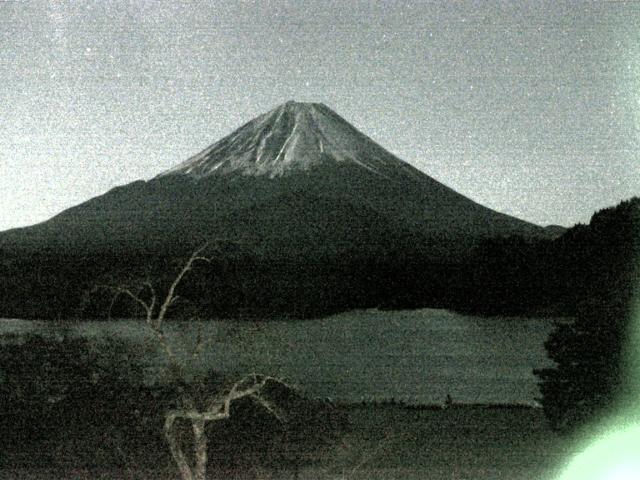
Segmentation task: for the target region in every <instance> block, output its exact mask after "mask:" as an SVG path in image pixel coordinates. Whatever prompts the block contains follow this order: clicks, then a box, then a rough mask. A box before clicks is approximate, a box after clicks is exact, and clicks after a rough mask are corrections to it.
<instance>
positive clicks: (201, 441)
mask: <svg viewBox="0 0 640 480" xmlns="http://www.w3.org/2000/svg"><path fill="white" fill-rule="evenodd" d="M206 247H207V244H205V245H203V246H201V247H200V248H198V249H197V250H195V251H194V252H193V253H192V254H191V256H190V257H189V259H188V260H187V262H186V263H185V264H184V265H183V267H182V269H181V270H180V272H179V273H178V275H177V276H176V277H175V278H174V280H173V282H172V283H171V285H170V286H169V288H168V290H167V293H166V295H165V296H164V298H159V297H158V295H157V293H156V290H155V288H154V286H153V284H152V283H151V281H149V280H148V281H146V282H144V283H143V285H142V286H141V287H140V288H139V289H138V290H137V291H135V292H134V291H132V290H131V289H129V288H127V287H124V286H119V287H116V288H111V290H113V291H115V295H114V296H113V298H112V302H111V305H112V306H113V304H114V303H115V301H116V299H117V298H118V297H119V296H120V295H125V296H128V297H130V298H131V299H132V300H133V301H134V302H136V303H137V304H138V305H140V306H141V307H142V309H143V311H144V313H145V323H146V326H147V327H148V328H149V330H150V331H151V333H152V334H153V336H154V338H155V339H156V340H157V342H158V344H159V346H160V348H161V350H162V351H163V353H164V356H165V357H166V359H167V361H168V364H169V371H170V373H171V374H172V376H173V377H174V378H175V379H176V380H178V382H180V381H181V380H183V379H184V378H185V376H186V370H187V365H186V361H181V360H180V358H179V356H178V355H177V354H176V352H175V351H174V348H173V347H172V346H171V343H170V342H169V341H168V340H167V336H166V334H165V331H164V323H165V317H166V315H167V312H168V311H169V309H170V308H171V306H172V305H174V304H175V302H176V300H177V299H178V298H179V297H178V295H177V294H176V289H177V288H178V286H179V285H180V282H181V281H182V280H183V278H184V277H185V275H186V274H187V273H188V272H189V271H191V270H192V268H193V266H194V264H195V263H196V262H207V263H209V262H210V261H211V259H210V258H208V257H205V256H203V255H202V252H203V251H204V249H205V248H206ZM205 344H206V339H205V338H204V336H203V335H202V334H201V330H200V331H199V333H198V337H197V339H196V343H195V346H194V348H193V350H192V352H191V356H190V357H191V358H190V360H191V361H195V360H197V359H198V357H199V356H200V354H201V353H202V351H203V350H204V347H205ZM269 383H280V384H284V382H283V381H282V380H281V379H278V378H275V377H271V376H265V375H258V374H251V375H248V376H246V377H244V378H242V379H240V380H238V381H237V382H235V383H234V384H233V385H232V386H231V387H230V388H229V389H228V390H227V391H225V392H223V393H220V394H218V395H215V396H212V398H208V399H202V398H199V399H196V398H194V396H193V395H192V394H191V393H189V392H188V391H187V390H186V389H184V388H181V389H180V397H181V398H180V403H181V406H182V408H178V409H173V410H169V411H167V412H166V414H165V422H164V436H165V438H166V441H167V443H168V445H169V449H170V451H171V455H172V457H173V460H174V461H175V463H176V465H177V467H178V470H179V472H180V475H181V477H182V480H205V478H206V470H207V459H208V458H207V433H206V430H205V427H206V425H207V423H208V422H211V421H216V420H224V419H226V418H229V417H230V411H231V405H232V403H233V402H235V401H237V400H239V399H242V398H250V399H253V400H254V401H256V402H257V403H258V404H259V405H261V406H262V407H263V408H264V409H265V410H266V411H267V412H268V413H270V414H271V415H273V416H275V417H276V418H277V419H279V420H282V415H281V413H280V412H279V411H278V409H277V408H276V407H275V406H274V405H273V404H272V403H271V402H270V401H269V400H268V399H267V398H266V397H265V396H264V395H263V392H264V390H265V387H266V386H267V385H268V384H269ZM178 420H183V421H186V422H188V423H190V424H191V430H192V433H193V455H192V456H193V461H192V462H191V463H190V462H189V459H188V456H187V455H186V454H185V452H184V451H183V448H182V444H181V442H180V438H179V436H178V431H177V429H176V422H177V421H178Z"/></svg>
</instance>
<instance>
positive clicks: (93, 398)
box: [0, 334, 346, 471]
mask: <svg viewBox="0 0 640 480" xmlns="http://www.w3.org/2000/svg"><path fill="white" fill-rule="evenodd" d="M135 351H136V349H133V348H132V346H130V345H127V344H124V343H121V342H119V341H108V342H105V343H102V344H99V345H96V344H93V342H90V341H88V340H86V339H84V338H80V337H75V336H71V335H65V334H61V335H57V336H55V335H54V336H42V335H23V336H4V337H2V339H1V342H0V452H2V455H1V456H0V465H2V466H3V467H17V466H21V465H22V466H26V467H29V468H34V467H44V466H47V467H60V468H69V467H73V468H89V469H100V468H118V469H125V470H126V469H131V468H152V469H156V470H157V469H158V468H160V469H163V470H168V471H171V470H172V469H173V465H172V461H171V457H170V454H169V451H168V448H167V446H166V443H165V439H164V437H163V424H164V414H165V412H166V411H167V409H169V408H173V407H175V406H176V402H177V401H178V399H179V398H180V393H179V388H180V389H185V388H186V389H188V390H189V391H190V392H191V393H192V394H193V395H196V396H198V395H207V394H212V393H218V392H219V391H220V389H221V388H223V382H222V380H221V379H220V378H219V376H217V375H215V374H211V375H210V377H209V380H208V381H206V382H201V383H197V384H192V385H184V384H180V385H177V384H165V385H163V386H160V387H159V386H149V385H145V383H144V381H143V376H144V363H143V362H141V360H140V358H139V357H138V356H136V354H134V352H135ZM267 395H268V396H269V398H270V399H271V401H272V402H273V403H274V405H277V406H278V409H279V411H281V412H282V414H283V421H279V420H277V419H275V418H273V416H271V415H269V414H267V413H265V411H264V409H263V408H262V407H261V406H259V405H257V404H255V403H253V402H251V401H244V402H239V403H238V404H236V405H234V406H233V409H232V417H231V419H229V420H228V421H223V422H213V423H212V424H210V425H209V426H208V429H209V431H208V433H209V438H210V441H209V449H210V459H211V460H210V461H211V464H212V466H215V467H216V468H222V469H229V470H234V469H241V470H247V469H250V468H256V467H260V468H266V469H276V468H288V469H296V468H299V467H300V466H302V465H305V464H308V463H309V462H312V461H315V460H316V459H319V458H321V457H322V452H323V451H324V450H325V449H327V448H330V447H331V445H332V442H333V440H335V438H336V436H337V435H338V434H339V433H340V432H341V431H343V429H344V428H345V426H346V423H345V419H344V416H343V415H342V414H338V413H336V412H335V411H334V409H333V408H332V407H331V406H329V405H327V404H324V403H321V402H317V401H311V400H308V399H306V398H304V397H302V396H300V395H299V394H297V393H296V392H295V391H293V390H290V389H287V388H284V387H280V388H277V387H270V388H269V391H268V392H267ZM190 430H191V429H190V426H189V425H186V424H185V425H184V432H183V436H184V440H185V441H186V442H189V441H190V435H191V433H190ZM186 451H189V450H188V449H186Z"/></svg>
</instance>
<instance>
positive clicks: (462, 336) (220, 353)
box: [0, 309, 553, 404]
mask: <svg viewBox="0 0 640 480" xmlns="http://www.w3.org/2000/svg"><path fill="white" fill-rule="evenodd" d="M202 328H203V332H204V336H205V337H209V338H210V339H211V343H210V345H209V347H208V348H207V349H206V351H205V352H206V353H205V354H204V355H203V356H202V358H201V361H200V362H199V363H198V364H197V365H194V367H193V371H194V372H199V371H203V370H206V369H208V368H215V369H216V370H220V371H224V372H229V373H234V374H238V375H242V374H245V373H250V372H257V373H263V374H267V375H274V376H282V377H285V378H287V379H288V380H289V381H290V382H291V383H293V384H295V385H297V386H298V387H299V388H300V389H301V390H303V391H304V392H306V393H307V394H308V395H311V396H315V397H321V398H325V397H328V398H331V399H333V400H341V401H361V400H368V401H370V400H390V399H392V398H393V399H395V400H398V401H405V402H408V403H412V404H425V403H426V404H434V403H442V402H443V401H444V399H445V397H446V396H447V395H451V397H452V398H453V400H454V401H456V402H461V403H476V402H479V403H518V404H535V403H536V402H535V399H536V398H537V397H539V391H538V387H537V379H536V377H535V376H534V375H533V373H532V370H533V369H534V368H541V367H546V366H550V365H552V362H551V361H550V360H549V359H548V358H547V356H546V352H545V349H544V345H543V343H544V341H545V340H546V338H547V336H548V334H549V332H550V331H551V330H552V328H553V322H552V321H551V320H546V319H545V320H541V319H523V318H489V319H487V318H479V317H473V316H465V315H460V314H456V313H452V312H449V311H446V310H434V309H422V310H413V311H388V312H387V311H378V310H359V311H352V312H347V313H343V314H339V315H333V316H330V317H325V318H321V319H316V320H299V321H292V320H287V321H269V322H233V321H211V322H207V323H205V324H204V326H203V327H202ZM64 329H71V330H73V331H74V332H77V333H78V334H80V335H84V336H87V337H91V338H93V339H95V340H96V341H98V342H99V341H100V340H101V339H104V338H106V337H113V338H122V339H125V340H127V341H129V342H132V343H134V344H136V345H138V346H139V347H140V348H139V349H138V350H139V351H140V352H144V358H145V359H146V361H148V362H149V364H150V365H151V366H150V368H149V369H148V372H149V377H150V378H154V377H155V376H157V375H158V373H157V372H159V371H161V369H162V365H163V360H162V357H161V356H160V355H159V353H158V352H157V351H155V350H154V348H153V346H154V345H155V344H154V341H153V338H152V337H150V335H149V333H148V332H147V330H146V326H145V324H144V323H143V322H140V321H134V320H126V321H112V322H109V323H107V322H82V323H75V324H57V323H44V322H37V321H22V320H1V321H0V334H1V333H9V332H17V333H23V332H27V331H41V332H45V333H48V334H56V332H60V331H62V330H64ZM166 331H167V336H168V338H169V339H170V341H171V343H172V344H173V345H174V346H175V348H176V349H177V350H178V351H180V352H182V353H183V354H184V355H185V357H186V356H187V355H188V353H189V351H190V346H191V345H193V343H194V339H195V337H196V332H197V326H196V325H193V324H187V323H178V322H167V325H166ZM143 347H144V348H143Z"/></svg>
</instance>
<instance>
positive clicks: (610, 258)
mask: <svg viewBox="0 0 640 480" xmlns="http://www.w3.org/2000/svg"><path fill="white" fill-rule="evenodd" d="M560 240H561V246H562V247H563V248H564V252H566V253H567V254H570V253H572V254H573V256H571V257H569V258H570V260H569V261H568V264H569V265H571V266H572V268H571V269H568V271H567V277H566V281H569V278H570V277H569V273H570V274H571V276H572V277H573V282H574V283H575V284H576V285H577V287H576V292H575V297H574V302H575V306H574V308H575V309H576V315H575V317H574V319H573V320H571V321H568V322H562V323H558V325H557V326H556V329H555V331H554V332H553V333H552V334H551V336H550V338H549V340H548V341H547V342H546V345H545V346H546V348H547V352H548V354H549V356H550V358H551V359H553V360H554V361H555V362H556V364H557V366H556V367H555V368H550V369H544V370H539V371H537V372H536V374H537V375H538V377H539V378H540V389H541V393H542V404H543V407H544V410H545V413H546V415H547V417H548V419H549V420H550V423H551V425H552V426H553V427H554V428H556V429H558V430H572V429H575V428H578V427H580V426H582V425H584V424H586V423H587V422H590V421H592V420H594V419H596V418H598V417H600V416H603V415H606V414H607V413H609V412H611V409H612V408H616V407H617V406H619V405H623V404H624V403H625V402H628V401H629V400H630V398H631V397H632V396H633V395H637V393H638V392H634V390H633V388H634V385H633V383H632V382H631V379H630V378H629V373H630V372H627V371H626V370H625V363H626V360H625V359H626V355H628V354H633V352H630V351H629V348H630V347H629V345H628V342H629V341H630V340H631V339H630V338H629V335H630V334H631V332H632V330H633V329H634V326H633V325H632V321H633V320H634V314H635V313H636V312H634V311H633V306H634V290H635V289H636V288H638V280H639V279H640V275H639V273H640V199H638V198H634V199H632V200H630V201H628V202H623V203H621V204H620V205H618V206H617V207H615V208H610V209H606V210H603V211H600V212H598V213H596V214H595V215H594V216H593V218H592V220H591V223H590V225H588V226H586V227H584V226H580V227H576V228H574V229H572V230H570V231H569V232H567V234H566V235H565V236H564V237H563V238H561V239H560ZM568 246H571V248H567V247H568ZM570 262H573V263H570ZM636 355H637V353H636ZM632 401H634V402H635V403H637V398H635V399H632Z"/></svg>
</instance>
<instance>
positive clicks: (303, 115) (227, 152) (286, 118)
mask: <svg viewBox="0 0 640 480" xmlns="http://www.w3.org/2000/svg"><path fill="white" fill-rule="evenodd" d="M325 162H336V163H345V162H347V163H354V164H357V165H359V166H360V167H363V168H366V169H367V170H370V171H372V172H374V173H377V174H380V175H383V171H386V170H387V169H388V168H389V167H391V166H393V167H397V166H399V165H402V166H404V167H408V165H407V164H405V163H404V162H402V161H401V160H399V159H397V158H396V157H395V156H393V155H392V154H391V153H389V152H387V151H386V150H385V149H383V148H382V147H381V146H379V145H378V144H376V143H375V142H374V141H373V140H371V139H370V138H369V137H367V136H366V135H364V134H363V133H361V132H360V131H358V130H357V129H356V128H355V127H353V126H352V125H351V124H349V123H348V122H347V121H346V120H344V119H343V118H342V117H341V116H339V115H338V114H337V113H335V112H334V111H333V110H331V109H330V108H329V107H327V106H326V105H324V104H322V103H307V102H296V101H294V100H290V101H288V102H286V103H283V104H281V105H279V106H278V107H276V108H274V109H273V110H270V111H269V112H267V113H264V114H262V115H260V116H258V117H256V118H255V119H253V120H251V121H250V122H248V123H246V124H245V125H243V126H242V127H240V128H239V129H237V130H236V131H234V132H233V133H231V134H230V135H228V136H226V137H224V138H223V139H222V140H219V141H218V142H216V143H214V144H213V145H211V146H210V147H208V148H206V149H205V150H203V151H202V152H200V153H198V154H197V155H194V156H193V157H191V158H189V159H188V160H186V161H185V162H183V163H181V164H180V165H178V166H176V167H174V168H172V169H170V170H168V171H166V172H164V173H162V174H161V175H160V176H166V175H188V176H191V177H195V178H202V177H208V176H211V175H224V174H228V173H232V172H238V173H241V174H243V175H252V176H259V175H266V176H269V177H277V176H282V175H285V174H288V173H291V172H293V171H308V170H309V169H311V168H314V167H315V166H317V165H320V164H322V163H325Z"/></svg>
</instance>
